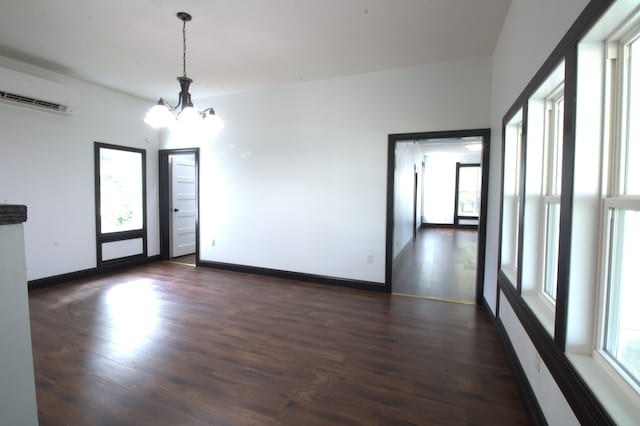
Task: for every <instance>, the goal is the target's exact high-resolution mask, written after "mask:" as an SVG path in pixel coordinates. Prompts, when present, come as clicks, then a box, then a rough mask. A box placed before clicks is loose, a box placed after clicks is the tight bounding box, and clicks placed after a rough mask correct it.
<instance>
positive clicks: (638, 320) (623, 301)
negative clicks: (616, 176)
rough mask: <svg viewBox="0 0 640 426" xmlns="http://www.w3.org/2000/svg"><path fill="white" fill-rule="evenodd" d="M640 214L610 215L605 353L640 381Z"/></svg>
mask: <svg viewBox="0 0 640 426" xmlns="http://www.w3.org/2000/svg"><path fill="white" fill-rule="evenodd" d="M638 235H640V211H633V210H622V209H614V210H613V211H612V221H611V232H610V254H609V283H608V284H609V289H608V291H609V295H608V301H607V330H606V337H605V350H606V352H607V353H608V354H609V355H610V356H611V357H613V358H614V359H615V360H616V361H617V362H618V363H619V365H620V366H621V367H623V368H624V369H625V370H626V371H627V372H628V373H629V374H630V375H631V376H633V377H634V379H635V380H636V381H639V380H640V309H638V301H640V282H639V281H638V276H639V274H640V267H639V266H638V259H640V238H638Z"/></svg>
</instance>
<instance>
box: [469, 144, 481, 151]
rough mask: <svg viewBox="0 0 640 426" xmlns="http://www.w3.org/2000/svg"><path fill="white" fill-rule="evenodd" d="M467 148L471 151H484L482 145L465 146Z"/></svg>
mask: <svg viewBox="0 0 640 426" xmlns="http://www.w3.org/2000/svg"><path fill="white" fill-rule="evenodd" d="M465 148H467V149H468V150H469V151H482V145H481V144H479V143H474V144H471V145H465Z"/></svg>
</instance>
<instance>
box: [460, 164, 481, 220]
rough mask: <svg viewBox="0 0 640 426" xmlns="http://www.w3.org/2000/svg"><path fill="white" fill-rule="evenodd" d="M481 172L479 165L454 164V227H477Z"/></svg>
mask: <svg viewBox="0 0 640 426" xmlns="http://www.w3.org/2000/svg"><path fill="white" fill-rule="evenodd" d="M481 186H482V172H481V168H480V164H477V163H456V197H455V198H456V207H455V209H456V210H455V215H454V222H453V223H454V224H455V225H458V224H460V225H477V224H478V218H479V216H480V194H481Z"/></svg>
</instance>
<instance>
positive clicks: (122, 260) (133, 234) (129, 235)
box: [93, 142, 147, 269]
mask: <svg viewBox="0 0 640 426" xmlns="http://www.w3.org/2000/svg"><path fill="white" fill-rule="evenodd" d="M93 145H94V148H93V155H94V177H95V180H94V185H95V192H94V194H95V219H96V268H97V269H101V268H105V267H109V266H113V265H123V264H127V263H134V262H136V261H138V260H139V259H143V258H146V257H147V151H146V150H145V149H142V148H133V147H130V146H122V145H114V144H108V143H103V142H94V144H93ZM101 148H107V149H114V150H119V151H128V152H135V153H139V154H141V156H142V159H141V160H142V228H140V229H133V230H130V231H122V232H109V233H102V230H101V226H102V222H101V218H100V149H101ZM140 238H141V239H142V253H140V254H134V255H131V256H125V257H119V258H116V259H110V260H102V244H104V243H111V242H116V241H127V240H134V239H140Z"/></svg>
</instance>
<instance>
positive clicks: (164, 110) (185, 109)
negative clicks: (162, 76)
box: [145, 12, 224, 132]
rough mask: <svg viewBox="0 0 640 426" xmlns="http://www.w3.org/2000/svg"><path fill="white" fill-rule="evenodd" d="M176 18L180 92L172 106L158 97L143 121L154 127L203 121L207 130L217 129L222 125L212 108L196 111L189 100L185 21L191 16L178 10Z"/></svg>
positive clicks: (191, 81)
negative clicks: (178, 22)
mask: <svg viewBox="0 0 640 426" xmlns="http://www.w3.org/2000/svg"><path fill="white" fill-rule="evenodd" d="M176 16H177V17H178V19H180V20H181V21H182V76H180V77H177V80H178V82H179V83H180V93H179V94H178V103H177V104H176V105H175V106H173V105H171V104H170V103H169V102H167V101H166V100H165V99H164V98H160V100H159V101H158V103H157V104H156V105H155V106H154V107H153V108H151V110H149V112H148V113H147V116H146V117H145V122H146V123H147V124H149V125H150V126H151V127H154V128H162V127H171V126H172V125H174V124H175V123H176V122H186V123H188V124H195V125H197V124H200V123H204V125H206V127H209V130H212V131H214V132H217V131H219V130H220V129H221V128H222V127H224V126H223V123H222V120H220V118H219V117H218V116H217V115H216V113H215V111H214V110H213V108H211V107H209V108H205V109H204V110H202V111H197V110H196V109H195V108H194V106H193V102H192V101H191V93H190V92H189V87H190V86H191V83H193V80H192V79H191V78H189V77H187V32H186V26H187V22H189V21H191V19H192V17H191V15H190V14H188V13H187V12H178V13H177V14H176ZM178 109H179V112H178V114H177V116H175V117H174V115H173V114H172V112H173V111H176V110H178Z"/></svg>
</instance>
